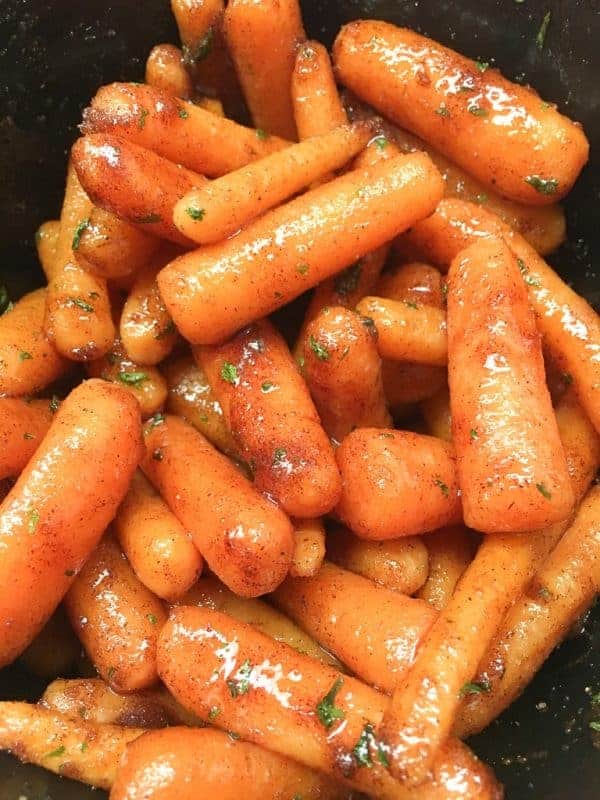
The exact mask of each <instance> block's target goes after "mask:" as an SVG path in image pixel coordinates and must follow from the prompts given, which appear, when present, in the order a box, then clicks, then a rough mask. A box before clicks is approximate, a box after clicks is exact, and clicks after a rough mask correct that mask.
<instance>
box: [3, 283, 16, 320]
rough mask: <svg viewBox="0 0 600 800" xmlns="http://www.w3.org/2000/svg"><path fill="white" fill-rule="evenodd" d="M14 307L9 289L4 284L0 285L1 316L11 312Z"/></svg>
mask: <svg viewBox="0 0 600 800" xmlns="http://www.w3.org/2000/svg"><path fill="white" fill-rule="evenodd" d="M12 305H13V304H12V303H11V301H10V297H9V294H8V289H7V288H6V286H5V285H4V284H0V316H2V314H5V313H6V312H7V311H10V309H11V308H12Z"/></svg>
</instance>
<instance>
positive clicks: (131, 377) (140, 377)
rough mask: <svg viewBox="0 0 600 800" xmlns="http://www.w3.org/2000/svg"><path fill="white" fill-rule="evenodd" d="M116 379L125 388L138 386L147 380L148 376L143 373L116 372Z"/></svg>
mask: <svg viewBox="0 0 600 800" xmlns="http://www.w3.org/2000/svg"><path fill="white" fill-rule="evenodd" d="M117 379H118V380H120V381H121V383H124V384H126V385H127V386H139V385H140V384H141V383H143V382H144V381H146V380H148V375H147V374H146V373H145V372H117Z"/></svg>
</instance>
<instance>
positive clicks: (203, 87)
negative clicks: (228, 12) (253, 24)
mask: <svg viewBox="0 0 600 800" xmlns="http://www.w3.org/2000/svg"><path fill="white" fill-rule="evenodd" d="M171 10H172V12H173V16H174V17H175V21H176V23H177V28H178V29H179V38H180V39H181V44H182V48H183V59H184V62H185V65H186V67H187V68H188V70H189V71H190V73H191V75H192V76H193V79H194V82H195V84H196V85H197V87H198V89H200V91H202V92H206V93H208V94H209V95H211V97H210V98H207V99H212V96H214V95H215V94H216V96H217V97H219V98H220V99H221V100H222V101H223V103H224V104H225V106H226V109H227V115H228V116H235V115H236V114H239V113H240V111H242V110H243V105H244V100H243V98H242V94H241V90H240V87H239V85H238V82H237V79H236V77H235V72H234V70H233V64H232V63H231V59H230V57H229V53H228V52H227V49H226V47H225V41H224V38H223V13H224V10H225V3H224V2H223V0H171Z"/></svg>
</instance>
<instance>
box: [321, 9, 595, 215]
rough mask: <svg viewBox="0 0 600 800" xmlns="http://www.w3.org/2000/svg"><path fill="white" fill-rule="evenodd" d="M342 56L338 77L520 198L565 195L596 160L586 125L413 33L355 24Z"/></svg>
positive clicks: (339, 51) (337, 56)
mask: <svg viewBox="0 0 600 800" xmlns="http://www.w3.org/2000/svg"><path fill="white" fill-rule="evenodd" d="M333 59H334V63H335V67H336V71H337V76H338V78H339V79H340V80H341V81H342V83H344V84H345V85H346V86H347V87H348V88H349V89H351V90H352V91H354V92H355V93H356V94H357V95H358V96H359V97H360V98H361V99H362V100H365V101H366V102H368V103H370V104H371V105H373V106H374V107H375V108H376V109H377V110H378V111H381V112H382V113H384V114H385V116H387V117H390V119H392V120H393V121H394V122H396V123H397V124H398V125H401V126H402V127H403V128H406V129H407V130H409V131H411V132H412V133H416V134H417V135H418V136H420V137H421V138H422V139H425V141H427V142H429V143H430V144H432V145H433V146H434V147H435V148H436V149H437V150H439V151H440V152H441V153H444V155H447V156H448V157H449V158H450V159H451V160H452V161H455V162H456V163H457V164H460V166H462V167H463V168H464V169H465V170H466V171H467V172H470V173H473V174H474V175H475V177H477V178H478V179H479V180H480V181H482V183H485V184H486V185H488V186H491V188H492V189H494V190H495V191H498V192H500V194H502V195H504V196H506V197H509V198H511V199H512V200H517V201H519V202H522V203H531V204H535V205H538V204H539V205H543V204H548V203H553V202H555V201H556V200H559V199H560V198H561V197H564V195H565V194H567V192H568V191H569V190H570V189H571V187H572V186H573V184H574V183H575V180H576V178H577V176H578V175H579V173H580V171H581V169H582V167H583V165H584V164H585V163H586V161H587V158H588V150H589V145H588V141H587V139H586V138H585V135H584V133H583V131H582V129H581V127H580V126H578V125H576V124H575V123H574V122H572V121H571V120H570V119H568V118H567V117H563V116H562V115H561V114H559V113H558V112H557V111H556V108H555V107H554V106H553V105H552V104H550V103H544V102H543V101H542V99H541V98H540V97H539V95H537V94H536V93H535V92H534V91H532V90H531V89H529V88H526V87H524V86H519V85H518V84H515V83H512V82H511V81H508V80H506V78H503V77H502V75H501V74H500V73H499V72H498V71H497V70H495V69H489V68H488V67H487V65H484V66H481V65H480V66H478V64H480V62H473V61H471V60H470V59H468V58H466V57H464V56H462V55H460V54H459V53H456V52H455V51H454V50H450V49H449V48H447V47H443V46H442V45H440V44H438V43H437V42H434V41H433V40H431V39H427V38H426V37H424V36H421V35H419V34H418V33H415V32H414V31H411V30H408V29H406V28H397V27H396V26H394V25H390V24H389V23H387V22H378V21H374V20H364V21H359V22H351V23H350V24H348V25H346V26H345V27H344V28H342V30H341V32H340V33H339V34H338V37H337V39H336V42H335V44H334V48H333ZM536 179H537V180H538V181H540V180H541V181H542V182H545V183H542V187H543V188H539V184H538V189H537V190H536V188H535V181H536ZM532 182H533V184H534V185H532Z"/></svg>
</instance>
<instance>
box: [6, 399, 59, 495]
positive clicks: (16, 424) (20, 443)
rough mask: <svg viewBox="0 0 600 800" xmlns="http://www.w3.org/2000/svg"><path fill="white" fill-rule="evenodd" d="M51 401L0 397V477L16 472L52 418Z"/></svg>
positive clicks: (32, 451) (31, 451)
mask: <svg viewBox="0 0 600 800" xmlns="http://www.w3.org/2000/svg"><path fill="white" fill-rule="evenodd" d="M51 403H52V401H50V402H48V400H24V399H23V400H22V399H21V398H16V397H15V398H11V397H0V480H2V479H4V478H9V477H12V476H14V475H18V474H19V473H20V472H21V470H22V469H23V468H24V467H25V466H26V464H27V462H28V461H29V459H30V458H31V456H32V455H33V454H34V453H35V451H36V449H37V447H38V446H39V444H40V442H41V441H42V439H43V437H44V436H45V434H46V431H47V430H48V428H49V427H50V422H51V421H52V414H53V409H52V408H51Z"/></svg>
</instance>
